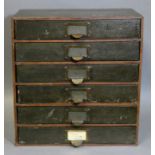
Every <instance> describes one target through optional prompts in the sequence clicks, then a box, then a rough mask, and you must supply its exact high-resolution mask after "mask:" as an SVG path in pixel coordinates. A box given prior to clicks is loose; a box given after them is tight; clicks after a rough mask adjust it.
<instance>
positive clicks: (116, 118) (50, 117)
mask: <svg viewBox="0 0 155 155" xmlns="http://www.w3.org/2000/svg"><path fill="white" fill-rule="evenodd" d="M17 115H18V123H21V124H68V123H69V124H72V125H73V126H81V125H83V124H136V118H137V117H136V116H137V108H135V107H21V108H18V109H17Z"/></svg>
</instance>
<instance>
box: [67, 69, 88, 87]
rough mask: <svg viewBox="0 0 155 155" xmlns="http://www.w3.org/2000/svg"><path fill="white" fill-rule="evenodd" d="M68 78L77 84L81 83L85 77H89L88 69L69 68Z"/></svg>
mask: <svg viewBox="0 0 155 155" xmlns="http://www.w3.org/2000/svg"><path fill="white" fill-rule="evenodd" d="M67 74H68V79H70V80H71V82H72V83H73V84H75V85H79V84H81V83H82V82H83V81H84V80H85V79H88V70H87V69H80V68H70V69H68V73H67Z"/></svg>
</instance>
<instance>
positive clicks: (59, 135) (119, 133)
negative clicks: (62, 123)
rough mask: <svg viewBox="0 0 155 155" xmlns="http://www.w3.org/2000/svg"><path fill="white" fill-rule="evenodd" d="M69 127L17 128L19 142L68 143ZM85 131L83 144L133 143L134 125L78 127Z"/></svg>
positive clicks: (134, 136) (134, 139)
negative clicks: (85, 137)
mask: <svg viewBox="0 0 155 155" xmlns="http://www.w3.org/2000/svg"><path fill="white" fill-rule="evenodd" d="M70 129H72V130H74V128H71V127H65V128H63V127H52V128H50V127H47V128H19V139H18V143H19V144H23V145H24V144H57V145H59V144H69V143H70V142H69V141H68V140H67V130H70ZM79 129H80V130H86V131H87V137H88V140H87V141H85V142H84V144H135V142H136V128H135V127H115V126H114V127H80V128H79Z"/></svg>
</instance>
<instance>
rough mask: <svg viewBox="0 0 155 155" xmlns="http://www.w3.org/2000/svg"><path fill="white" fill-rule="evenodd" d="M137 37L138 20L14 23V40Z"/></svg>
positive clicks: (138, 29)
mask: <svg viewBox="0 0 155 155" xmlns="http://www.w3.org/2000/svg"><path fill="white" fill-rule="evenodd" d="M139 37H140V19H129V20H91V21H46V20H42V21H41V20H33V21H32V20H29V21H26V20H17V21H16V22H15V39H18V40H24V39H25V40H50V39H73V38H74V39H97V38H98V39H101V38H139Z"/></svg>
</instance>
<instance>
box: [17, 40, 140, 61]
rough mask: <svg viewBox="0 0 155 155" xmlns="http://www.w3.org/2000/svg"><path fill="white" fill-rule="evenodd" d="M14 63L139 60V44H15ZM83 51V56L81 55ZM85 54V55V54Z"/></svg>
mask: <svg viewBox="0 0 155 155" xmlns="http://www.w3.org/2000/svg"><path fill="white" fill-rule="evenodd" d="M15 49H16V61H70V60H75V58H76V57H81V60H88V61H91V60H92V61H93V60H100V61H102V60H111V61H113V60H128V61H129V60H139V49H140V43H139V42H136V41H134V42H99V43H98V42H96V43H17V44H16V45H15ZM82 50H84V53H83V55H82V54H81V52H82ZM71 52H72V53H71ZM85 53H86V54H85Z"/></svg>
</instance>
